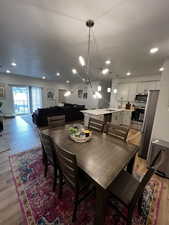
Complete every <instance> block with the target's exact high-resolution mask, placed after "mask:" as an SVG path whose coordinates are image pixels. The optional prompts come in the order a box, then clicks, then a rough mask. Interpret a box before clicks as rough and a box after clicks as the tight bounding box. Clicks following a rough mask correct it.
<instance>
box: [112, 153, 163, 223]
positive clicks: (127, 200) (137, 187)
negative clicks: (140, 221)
mask: <svg viewBox="0 0 169 225" xmlns="http://www.w3.org/2000/svg"><path fill="white" fill-rule="evenodd" d="M160 155H161V152H159V154H158V155H157V156H156V158H155V159H154V161H153V162H152V164H151V166H150V167H149V168H148V170H147V172H146V174H145V175H144V177H143V178H142V180H141V181H140V182H139V181H138V180H137V179H136V178H135V177H133V176H132V175H131V174H129V173H128V172H127V171H124V170H122V171H121V172H120V174H119V175H118V176H117V178H116V179H115V180H114V181H113V183H112V184H111V185H110V187H109V193H110V196H111V198H110V199H113V198H114V199H116V200H117V201H119V202H120V203H121V204H122V205H123V206H124V207H125V208H126V209H127V212H128V213H127V216H126V215H124V214H123V212H121V211H120V210H119V209H118V208H117V202H116V203H115V204H113V202H112V201H109V203H110V204H111V205H112V206H113V207H114V208H115V209H116V210H117V212H118V214H120V215H121V217H122V218H123V219H124V220H126V221H127V225H131V224H132V215H133V211H134V209H135V207H136V205H137V203H138V208H139V211H141V203H142V197H143V192H144V188H145V186H146V185H147V183H148V182H149V180H150V179H151V177H152V175H153V174H154V172H155V171H156V170H157V167H156V162H157V161H158V158H159V157H160ZM118 218H119V216H118Z"/></svg>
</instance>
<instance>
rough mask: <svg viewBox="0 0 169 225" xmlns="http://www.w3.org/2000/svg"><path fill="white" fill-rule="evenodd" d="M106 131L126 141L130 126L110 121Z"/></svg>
mask: <svg viewBox="0 0 169 225" xmlns="http://www.w3.org/2000/svg"><path fill="white" fill-rule="evenodd" d="M106 133H107V134H108V135H112V136H113V137H115V138H118V139H121V140H122V141H124V142H126V139H127V136H128V133H129V128H128V127H124V126H121V125H115V124H111V123H108V124H107V129H106Z"/></svg>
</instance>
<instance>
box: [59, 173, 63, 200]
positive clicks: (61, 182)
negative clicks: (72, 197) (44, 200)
mask: <svg viewBox="0 0 169 225" xmlns="http://www.w3.org/2000/svg"><path fill="white" fill-rule="evenodd" d="M62 193H63V175H62V173H61V172H60V171H59V198H60V199H61V197H62Z"/></svg>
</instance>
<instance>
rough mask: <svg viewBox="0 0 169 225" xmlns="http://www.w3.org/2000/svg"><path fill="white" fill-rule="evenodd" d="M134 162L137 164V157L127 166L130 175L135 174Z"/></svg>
mask: <svg viewBox="0 0 169 225" xmlns="http://www.w3.org/2000/svg"><path fill="white" fill-rule="evenodd" d="M134 162H135V155H134V156H133V157H132V158H131V159H130V161H129V163H128V165H127V172H129V173H130V174H132V172H133V167H134Z"/></svg>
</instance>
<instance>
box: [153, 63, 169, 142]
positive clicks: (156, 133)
mask: <svg viewBox="0 0 169 225" xmlns="http://www.w3.org/2000/svg"><path fill="white" fill-rule="evenodd" d="M164 68H165V70H164V72H163V73H162V76H161V81H160V95H159V100H158V104H157V110H156V115H155V121H154V126H153V132H152V138H159V139H162V140H165V141H169V59H168V60H167V61H166V62H165V64H164Z"/></svg>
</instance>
